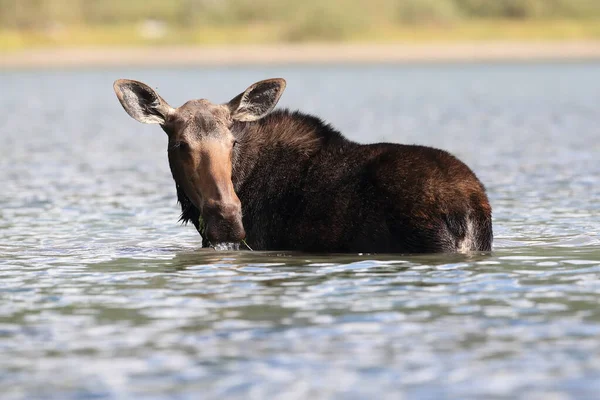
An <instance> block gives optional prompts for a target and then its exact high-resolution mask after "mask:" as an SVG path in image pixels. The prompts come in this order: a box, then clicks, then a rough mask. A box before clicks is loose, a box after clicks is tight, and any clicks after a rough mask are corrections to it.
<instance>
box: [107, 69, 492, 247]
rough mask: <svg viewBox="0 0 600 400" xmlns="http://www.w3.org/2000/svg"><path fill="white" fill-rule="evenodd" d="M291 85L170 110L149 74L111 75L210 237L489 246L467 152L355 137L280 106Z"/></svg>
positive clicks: (275, 243)
mask: <svg viewBox="0 0 600 400" xmlns="http://www.w3.org/2000/svg"><path fill="white" fill-rule="evenodd" d="M285 87H286V81H285V80H284V79H280V78H276V79H267V80H263V81H260V82H257V83H254V84H253V85H251V86H250V87H248V89H246V90H245V91H243V92H242V93H240V94H239V95H237V96H236V97H234V98H233V99H232V100H231V101H229V102H228V103H225V104H213V103H211V102H210V101H208V100H205V99H200V100H190V101H188V102H186V103H185V104H183V105H182V106H181V107H179V108H173V107H171V106H170V105H169V104H168V103H167V102H166V101H165V100H164V99H163V98H162V97H160V96H159V95H158V93H156V92H155V91H154V90H153V89H152V88H150V87H149V86H148V85H146V84H144V83H141V82H138V81H134V80H127V79H119V80H117V81H115V83H114V90H115V92H116V95H117V97H118V99H119V101H120V103H121V105H122V106H123V108H124V109H125V111H126V112H127V113H128V114H129V115H130V116H131V117H133V118H134V119H136V120H137V121H139V122H142V123H145V124H159V125H160V126H161V127H162V129H163V130H164V131H165V133H166V134H167V137H168V147H167V153H168V159H169V166H170V169H171V172H172V175H173V179H174V180H175V186H176V190H177V199H178V201H179V203H180V204H181V210H182V214H181V221H183V222H184V223H187V222H191V223H192V224H193V225H194V226H195V227H196V230H198V232H199V233H200V235H201V236H202V246H203V247H215V246H219V245H221V244H229V243H234V244H237V245H238V246H239V243H241V242H243V243H245V244H246V245H247V246H248V247H250V248H252V249H255V250H297V251H305V252H331V253H343V252H363V253H365V252H366V253H456V252H460V253H469V252H474V251H490V250H491V248H492V238H493V234H492V217H491V214H492V210H491V206H490V203H489V201H488V198H487V195H486V191H485V188H484V186H483V184H482V183H481V182H480V181H479V179H478V178H477V177H476V176H475V174H474V173H473V172H472V171H471V169H469V167H467V166H466V165H465V164H464V163H463V162H461V161H460V160H458V159H457V158H456V157H454V156H453V155H451V154H450V153H448V152H446V151H443V150H439V149H435V148H432V147H425V146H417V145H402V144H392V143H375V144H358V143H355V142H352V141H350V140H348V139H346V138H345V137H344V136H343V135H342V134H341V133H340V132H338V131H337V130H336V129H334V128H333V127H332V126H331V125H329V124H327V123H325V122H323V121H322V120H321V119H320V118H318V117H315V116H312V115H308V114H304V113H302V112H299V111H290V110H287V109H279V110H273V109H274V108H275V106H276V104H277V102H278V101H279V98H280V97H281V95H282V93H283V91H284V89H285Z"/></svg>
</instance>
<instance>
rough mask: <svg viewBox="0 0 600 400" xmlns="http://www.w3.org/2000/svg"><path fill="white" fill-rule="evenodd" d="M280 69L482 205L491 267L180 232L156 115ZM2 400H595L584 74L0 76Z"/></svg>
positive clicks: (591, 90) (596, 290) (301, 94)
mask: <svg viewBox="0 0 600 400" xmlns="http://www.w3.org/2000/svg"><path fill="white" fill-rule="evenodd" d="M275 76H283V77H285V78H287V80H288V89H287V91H286V93H285V94H284V96H283V98H282V102H281V103H282V105H284V106H289V107H293V108H300V109H302V110H305V111H309V112H314V113H318V114H319V115H321V116H322V117H324V118H325V119H326V120H328V121H330V122H332V123H333V124H334V125H335V126H337V127H338V128H340V129H342V130H343V131H344V132H345V133H346V134H347V136H349V137H350V138H352V139H355V140H358V141H361V142H373V141H380V140H387V141H398V142H404V143H420V144H427V145H435V146H438V147H441V148H444V149H447V150H450V151H451V152H453V153H454V154H456V155H457V156H459V157H460V158H461V159H463V160H464V161H466V162H467V163H468V164H469V165H470V166H471V167H472V168H473V169H474V170H475V171H476V173H477V174H478V176H479V177H480V178H481V180H482V181H483V182H484V183H485V184H486V186H487V188H488V192H489V196H490V199H491V203H492V205H493V208H494V228H495V237H496V238H495V251H494V253H493V254H492V255H491V256H470V257H469V256H449V255H429V256H389V255H379V256H373V255H362V254H359V255H357V254H353V255H343V256H342V255H331V256H329V255H311V254H294V253H285V254H284V253H281V254H279V253H260V252H248V251H246V252H215V251H213V250H202V249H201V248H200V239H199V236H198V235H197V234H196V233H195V231H194V229H193V228H192V227H182V226H180V225H179V224H178V223H177V218H178V212H179V211H178V206H177V205H176V201H175V193H174V185H173V183H172V179H171V176H170V172H169V170H168V165H167V160H166V136H165V135H164V133H162V132H161V131H160V129H159V128H157V127H155V126H147V125H141V124H138V123H136V122H135V121H133V120H132V119H130V118H129V117H128V116H127V115H126V114H125V112H124V111H123V110H122V109H121V107H120V105H119V104H118V102H117V99H116V97H115V96H114V94H113V92H112V82H113V80H114V79H116V78H134V79H138V80H142V81H145V82H147V83H149V84H150V85H152V86H153V87H157V88H158V91H159V93H161V94H162V95H163V97H164V98H165V99H167V101H169V102H171V104H173V105H179V104H181V103H183V102H184V101H186V100H188V99H190V98H192V97H206V98H209V99H211V100H214V101H222V102H224V101H227V100H229V99H230V98H231V97H233V96H234V95H236V94H237V93H239V92H241V91H242V90H243V89H245V88H246V87H247V86H248V85H249V84H251V83H252V82H254V81H256V80H259V79H263V78H267V77H275ZM0 87H1V88H2V90H1V94H0V107H1V109H2V110H3V113H2V115H3V117H2V119H0V135H1V138H2V145H1V146H0V187H1V189H0V393H2V395H1V396H0V397H1V398H2V399H38V398H40V399H103V398H136V399H146V398H147V399H165V398H170V399H198V398H203V399H204V398H205V399H209V398H211V399H223V398H239V399H270V398H281V399H307V398H311V399H312V398H314V399H333V398H336V399H337V398H344V399H366V398H377V399H399V398H419V399H422V398H432V399H466V398H506V399H514V398H524V399H542V398H543V399H569V398H573V399H592V398H596V397H597V394H598V392H599V391H600V306H599V304H600V239H599V235H598V233H599V231H600V201H599V199H600V161H599V159H600V128H598V127H599V126H600V108H599V106H598V105H599V104H600V64H576V63H575V64H561V65H546V64H531V65H525V64H523V65H452V66H444V65H440V66H404V67H393V66H385V67H384V66H362V67H340V66H330V67H302V68H293V67H285V68H279V67H278V68H268V69H266V68H231V69H224V70H218V69H174V70H117V69H114V70H106V71H92V70H82V71H65V72H49V71H35V72H7V71H5V72H2V73H0Z"/></svg>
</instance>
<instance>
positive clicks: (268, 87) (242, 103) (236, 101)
mask: <svg viewBox="0 0 600 400" xmlns="http://www.w3.org/2000/svg"><path fill="white" fill-rule="evenodd" d="M284 89H285V79H282V78H274V79H267V80H264V81H260V82H256V83H255V84H254V85H252V86H250V87H249V88H248V89H246V91H245V92H243V93H240V94H239V95H237V96H236V97H234V98H233V100H231V101H230V102H229V103H227V106H228V107H229V110H230V111H231V118H233V119H234V120H237V121H245V122H249V121H256V120H258V119H261V118H262V117H264V116H265V115H267V114H268V113H270V112H271V110H273V108H275V105H277V102H278V101H279V98H280V97H281V95H282V94H283V91H284Z"/></svg>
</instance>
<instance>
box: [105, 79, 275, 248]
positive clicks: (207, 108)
mask: <svg viewBox="0 0 600 400" xmlns="http://www.w3.org/2000/svg"><path fill="white" fill-rule="evenodd" d="M114 89H115V93H116V94H117V97H118V99H119V101H120V102H121V105H122V106H123V108H124V109H125V111H126V112H127V113H128V114H129V115H130V116H132V117H133V118H134V119H136V120H138V121H140V122H143V123H147V124H148V123H150V124H151V123H154V124H160V125H161V126H162V128H163V130H164V131H165V132H166V133H167V135H168V137H169V143H168V155H169V165H170V167H171V172H172V174H173V178H174V179H175V182H176V184H177V185H178V186H179V187H180V188H181V189H183V192H184V193H185V195H186V196H187V197H188V198H189V200H190V201H191V202H192V203H193V204H194V206H195V207H196V208H197V209H198V210H199V211H200V214H201V216H202V218H203V220H204V223H205V226H206V236H207V239H208V240H209V241H210V242H211V244H213V245H216V244H218V243H223V242H239V241H241V240H243V239H244V238H245V237H246V232H245V231H244V226H243V224H242V206H241V204H240V199H239V198H238V196H237V194H236V193H235V190H234V187H233V182H232V170H233V167H232V156H233V151H234V150H233V149H234V146H235V144H236V140H235V137H234V136H233V134H232V133H231V131H230V128H231V126H232V124H233V122H234V121H246V122H250V121H255V120H257V119H260V118H262V117H264V116H265V115H267V114H268V113H269V112H270V111H271V110H272V109H273V108H274V107H275V105H276V104H277V102H278V100H279V97H280V96H281V94H282V92H283V90H284V89H285V81H284V80H283V79H268V80H265V81H260V82H257V83H255V84H254V85H251V86H250V87H249V88H248V89H246V90H245V91H244V92H242V93H240V94H239V95H238V96H236V97H234V98H233V99H232V100H231V101H230V102H229V103H227V104H222V105H219V104H212V103H211V102H209V101H208V100H191V101H188V102H187V103H185V104H184V105H183V106H181V107H179V108H172V107H171V106H169V104H168V103H167V102H166V101H164V100H163V99H162V98H161V97H160V96H159V95H158V94H157V93H156V92H155V91H154V90H152V89H151V88H150V87H149V86H147V85H145V84H143V83H141V82H137V81H132V80H126V79H120V80H117V81H116V82H115V84H114Z"/></svg>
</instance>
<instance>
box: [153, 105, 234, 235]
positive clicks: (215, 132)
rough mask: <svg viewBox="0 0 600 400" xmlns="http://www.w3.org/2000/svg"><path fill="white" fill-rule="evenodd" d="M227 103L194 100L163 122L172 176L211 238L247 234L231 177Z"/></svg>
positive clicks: (231, 140) (230, 146) (229, 114)
mask: <svg viewBox="0 0 600 400" xmlns="http://www.w3.org/2000/svg"><path fill="white" fill-rule="evenodd" d="M232 123H233V120H232V119H231V113H230V111H229V108H228V107H226V106H223V105H215V104H212V103H210V102H209V101H207V100H192V101H188V102H187V103H185V104H184V105H183V106H181V107H179V108H177V109H176V110H174V111H173V112H172V113H171V114H170V115H169V117H168V118H167V119H166V123H165V124H163V129H164V131H165V132H166V133H167V135H168V136H169V143H168V155H169V166H170V167H171V172H172V174H173V178H174V179H175V182H176V183H177V185H179V186H180V187H181V188H182V189H183V191H184V193H185V194H186V196H187V197H188V198H189V199H190V201H191V202H192V203H193V204H194V205H195V206H196V208H198V210H200V213H201V215H202V218H203V219H204V223H205V224H206V235H207V239H208V240H209V241H210V242H211V243H213V244H216V243H221V242H239V241H241V240H243V239H244V238H245V237H246V233H245V231H244V227H243V225H242V207H241V203H240V200H239V198H238V197H237V195H236V193H235V190H234V188H233V182H232V179H231V173H232V163H231V161H232V153H233V148H234V146H235V144H236V141H235V138H234V136H233V134H232V133H231V131H230V130H229V128H230V127H231V124H232Z"/></svg>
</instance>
